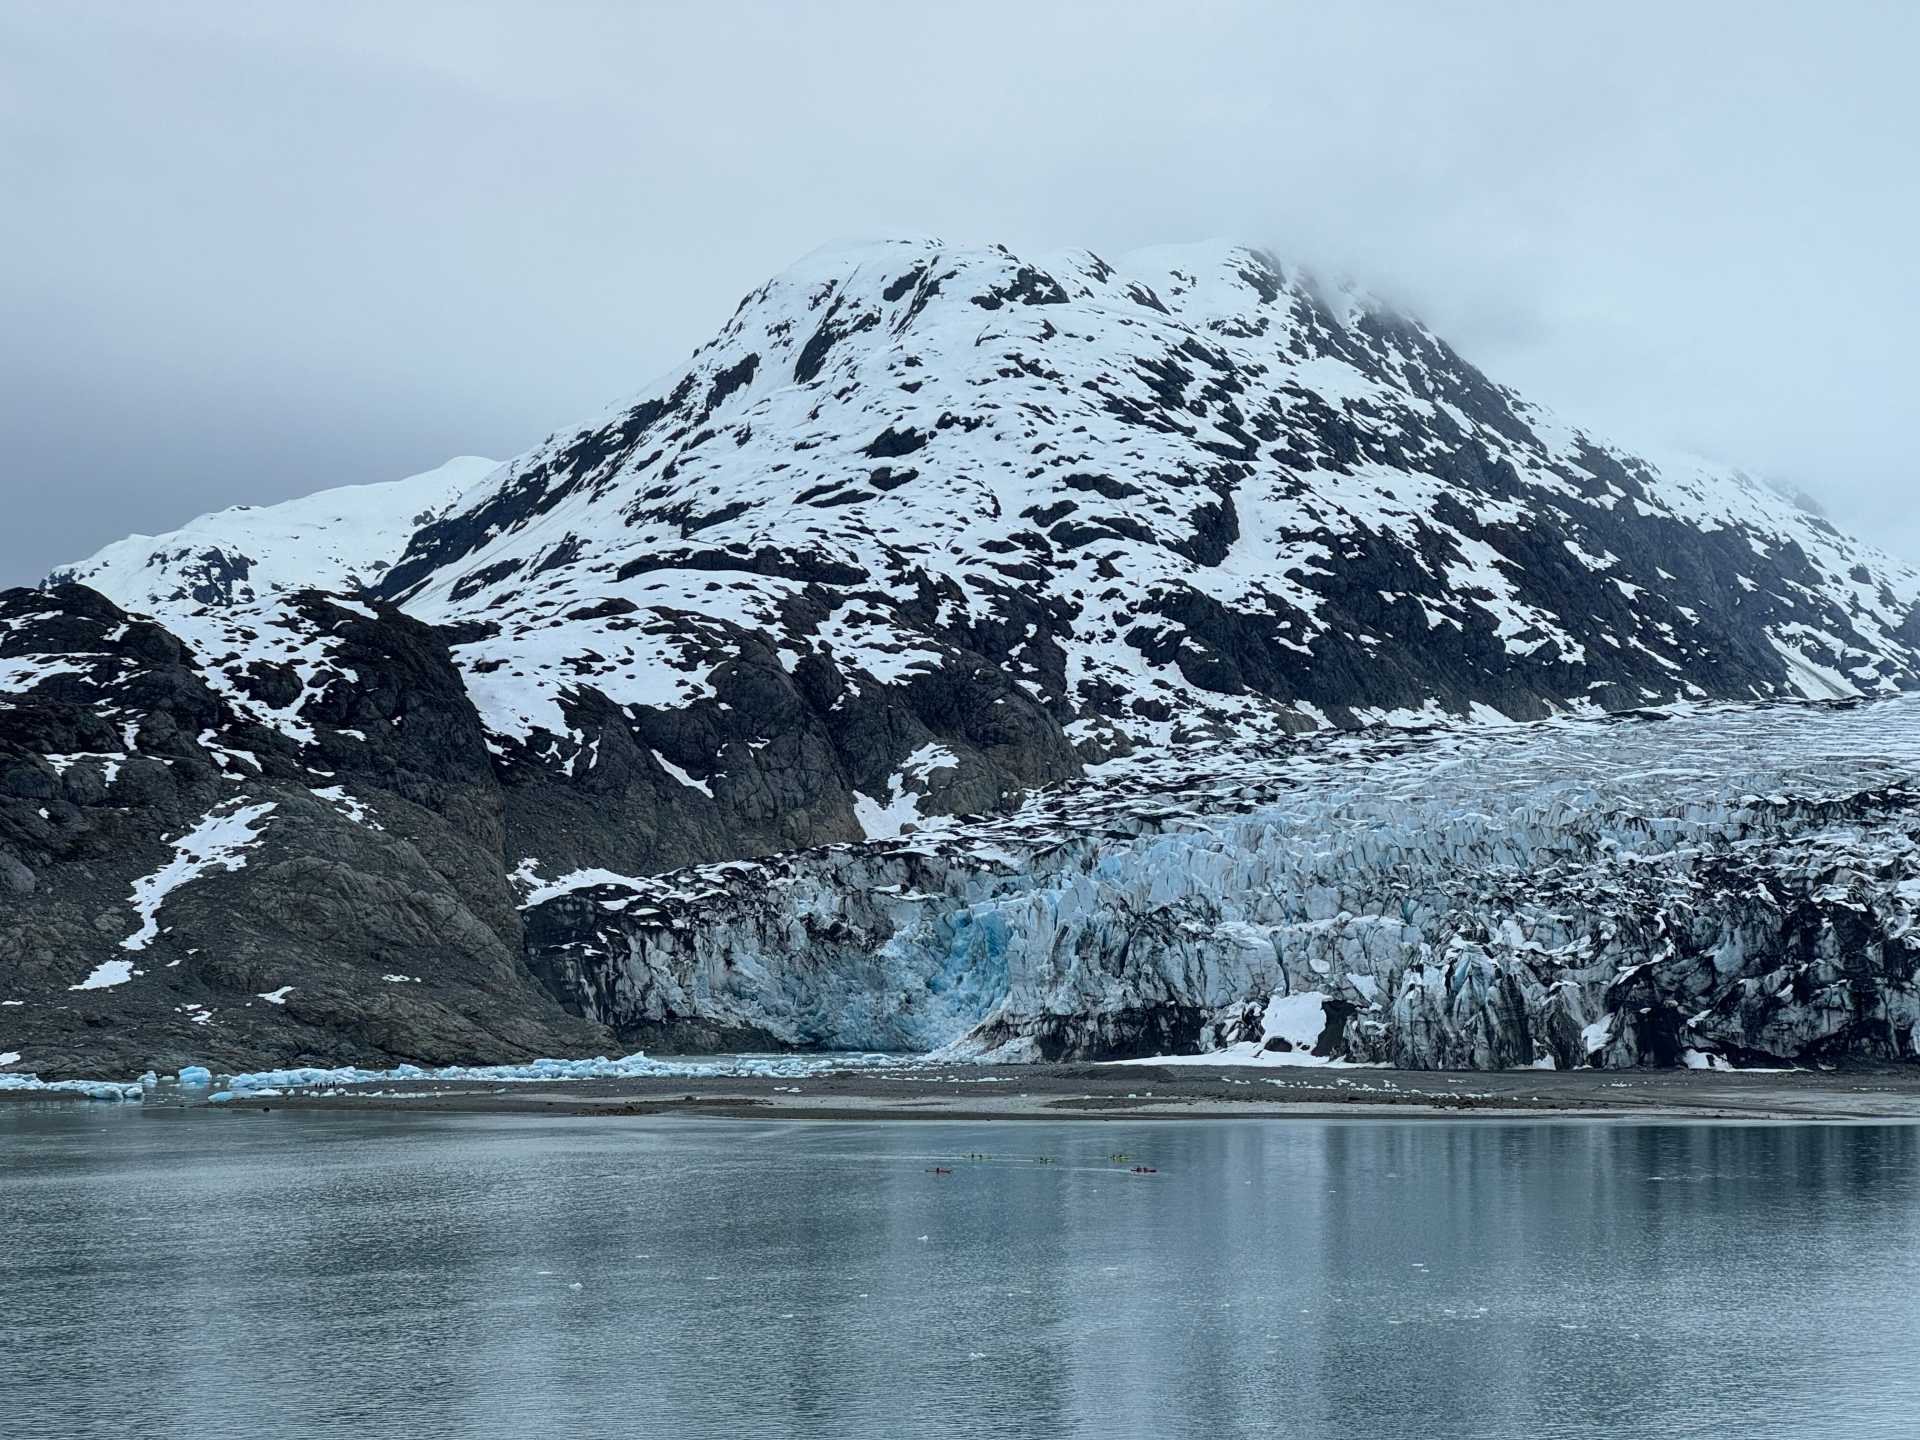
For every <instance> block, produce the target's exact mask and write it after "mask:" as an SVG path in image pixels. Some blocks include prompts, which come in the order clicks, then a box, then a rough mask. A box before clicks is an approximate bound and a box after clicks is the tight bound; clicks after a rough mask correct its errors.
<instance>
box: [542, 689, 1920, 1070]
mask: <svg viewBox="0 0 1920 1440" xmlns="http://www.w3.org/2000/svg"><path fill="white" fill-rule="evenodd" d="M1917 806H1920V702H1917V701H1914V700H1911V699H1898V700H1890V701H1884V702H1869V703H1839V704H1832V705H1805V706H1788V707H1780V706H1770V707H1727V706H1720V707H1702V708H1698V709H1691V710H1685V711H1680V712H1664V711H1650V712H1641V713H1639V714H1635V715H1629V716H1621V717H1613V718H1611V719H1608V720H1569V721H1553V722H1546V723H1542V724H1537V725H1527V726H1514V727H1509V728H1505V729H1496V730H1475V731H1467V730H1450V731H1430V732H1424V733H1418V732H1416V733H1405V732H1403V733H1394V734H1380V733H1365V734H1356V735H1347V736H1337V737H1325V738H1318V739H1304V740H1299V741H1294V742H1291V743H1287V744H1283V745H1281V746H1278V747H1273V746H1268V747H1264V748H1263V749H1261V750H1260V751H1250V750H1246V749H1237V748H1234V747H1230V746H1222V747H1202V748H1197V749H1191V750H1185V751H1180V752H1177V753H1165V754H1155V755H1153V756H1151V757H1148V758H1146V759H1144V760H1142V761H1138V762H1134V763H1133V764H1132V765H1131V766H1130V765H1129V764H1128V763H1126V762H1117V763H1114V764H1111V765H1109V766H1107V767H1105V768H1104V770H1103V772H1102V773H1101V774H1099V775H1098V776H1096V777H1095V779H1094V780H1093V781H1091V782H1089V783H1087V784H1084V785H1080V786H1075V787H1072V788H1066V789H1061V790H1055V791H1051V792H1047V793H1044V794H1041V795H1038V796H1035V797H1034V798H1032V799H1031V800H1030V801H1029V802H1027V803H1026V804H1025V805H1024V806H1023V807H1022V808H1021V809H1019V810H1018V811H1016V812H1014V813H1012V814H1010V815H1006V816H999V817H990V818H983V817H973V818H967V817H963V818H960V819H955V820H944V821H938V822H934V823H933V824H930V825H928V826H927V827H925V828H923V829H921V830H919V831H917V832H915V833H913V834H911V835H908V836H905V837H902V838H900V839H896V840H889V841H874V842H869V843H866V844H861V845H841V846H831V847H826V848H823V849H819V850H813V851H806V852H801V853H798V854H791V855H783V856H778V857H774V858H771V859H768V860H764V861H758V862H749V863H733V864H727V865H716V866H705V867H698V868H695V869H690V870H685V871H679V872H674V873H672V874H668V875H663V876H657V877H647V878H638V879H633V880H622V879H617V878H609V877H607V876H606V875H605V874H604V872H601V873H600V874H598V875H593V876H582V877H580V881H579V883H577V884H575V883H569V881H567V880H565V879H563V880H560V881H558V882H547V883H546V884H545V885H543V887H542V889H541V891H540V892H539V898H538V901H537V903H534V904H532V905H531V906H530V907H529V913H528V920H529V929H530V933H532V934H533V935H534V936H535V937H536V940H537V943H536V945H535V946H534V950H533V953H534V963H535V967H536V970H537V971H538V972H539V973H540V974H541V975H542V978H543V979H545V980H546V982H547V983H548V984H549V986H550V987H552V988H553V989H554V990H555V992H556V993H557V994H559V995H560V996H561V997H562V998H563V1000H565V1001H566V1002H567V1003H568V1004H569V1005H570V1006H571V1007H573V1008H575V1009H576V1010H578V1011H580V1012H581V1013H583V1014H588V1015H591V1016H593V1017H594V1018H597V1019H601V1020H603V1021H606V1022H608V1023H610V1024H612V1025H614V1026H615V1027H616V1029H618V1030H621V1031H624V1032H627V1033H632V1034H636V1035H638V1034H649V1033H660V1032H659V1030H657V1029H655V1028H654V1027H669V1028H670V1027H672V1026H674V1025H675V1024H677V1023H679V1022H683V1021H686V1020H689V1019H699V1020H701V1021H705V1022H708V1023H710V1024H713V1025H716V1026H720V1027H725V1028H730V1029H737V1030H739V1031H741V1032H743V1033H752V1034H755V1035H759V1036H764V1037H766V1038H768V1039H770V1040H774V1041H778V1042H785V1043H795V1044H813V1045H829V1046H840V1047H850V1048H874V1049H899V1048H912V1049H944V1050H945V1051H947V1052H948V1053H952V1054H956V1055H982V1056H991V1057H995V1058H1002V1059H1013V1058H1113V1057H1121V1056H1131V1055H1140V1054H1155V1053H1196V1052H1205V1051H1210V1050H1213V1049H1217V1048H1221V1047H1224V1046H1227V1045H1230V1044H1242V1045H1243V1044H1244V1043H1245V1042H1248V1041H1256V1042H1259V1043H1261V1044H1262V1045H1267V1046H1271V1047H1274V1048H1275V1049H1277V1050H1286V1049H1289V1048H1294V1047H1302V1048H1305V1049H1306V1050H1307V1051H1308V1052H1309V1053H1311V1054H1314V1055H1317V1056H1319V1057H1340V1058H1347V1059H1354V1060H1372V1061H1387V1062H1391V1063H1394V1064H1397V1065H1402V1066H1410V1067H1422V1068H1425V1067H1442V1066H1449V1067H1450V1066H1461V1067H1472V1068H1491V1067H1505V1066H1516V1065H1530V1064H1547V1063H1551V1064H1554V1065H1557V1066H1562V1067H1565V1066H1574V1065H1596V1066H1622V1065H1635V1064H1680V1063H1688V1064H1696V1065H1698V1064H1713V1063H1726V1062H1732V1063H1760V1062H1764V1061H1766V1060H1815V1059H1820V1058H1826V1057H1843V1056H1856V1057H1877V1058H1896V1057H1899V1058H1906V1057H1911V1056H1913V1054H1914V1027H1915V1023H1916V1021H1920V993H1917V992H1916V990H1915V984H1914V971H1915V962H1916V959H1920V931H1916V929H1915V925H1914V920H1915V914H1916V911H1920V854H1917V852H1916V838H1920V808H1917ZM1285 996H1310V997H1315V998H1316V999H1317V1002H1318V1004H1319V1007H1320V1009H1319V1014H1320V1015H1321V1017H1322V1019H1323V1024H1322V1027H1321V1030H1320V1033H1319V1034H1318V1035H1317V1036H1314V1037H1312V1038H1311V1040H1310V1041H1309V1040H1308V1037H1306V1036H1305V1035H1303V1034H1302V1033H1301V1032H1300V1017H1301V1016H1302V1015H1304V1014H1310V1013H1312V1012H1311V1011H1310V1009H1308V1008H1306V1007H1303V1006H1291V1007H1280V1009H1281V1011H1283V1012H1284V1016H1285V1023H1274V1022H1273V1017H1272V1015H1271V1014H1270V1002H1271V1001H1272V1000H1273V999H1274V998H1275V997H1285Z"/></svg>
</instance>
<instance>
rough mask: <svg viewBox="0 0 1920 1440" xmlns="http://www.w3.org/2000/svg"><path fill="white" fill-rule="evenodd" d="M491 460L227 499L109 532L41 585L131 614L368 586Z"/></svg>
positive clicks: (468, 458)
mask: <svg viewBox="0 0 1920 1440" xmlns="http://www.w3.org/2000/svg"><path fill="white" fill-rule="evenodd" d="M499 466H500V462H499V461H497V460H485V459H482V458H481V457H480V456H478V455H458V456H455V457H454V458H453V459H451V460H449V461H447V462H446V464H444V465H440V466H437V467H435V468H434V469H432V470H428V471H425V472H423V473H422V474H419V475H409V476H408V477H407V478H406V479H404V480H390V481H387V482H386V483H385V484H380V485H343V486H341V487H340V488H338V489H336V490H322V491H321V492H320V493H319V494H317V495H303V496H301V497H300V498H298V499H295V500H287V501H283V502H282V503H280V504H278V505H236V506H234V507H233V508H232V509H230V510H219V511H216V512H214V513H213V514H211V515H202V516H201V517H200V518H199V519H197V520H192V521H189V522H188V523H187V524H185V525H183V526H181V527H180V528H179V529H178V530H172V531H169V532H168V533H167V534H165V535H129V536H128V537H127V538H126V539H124V540H116V541H115V542H114V543H113V544H111V545H109V546H107V547H106V548H105V549H104V550H101V551H100V552H98V553H97V554H95V555H93V556H90V557H89V558H88V559H85V560H82V561H80V562H79V563H78V564H74V565H64V566H62V567H60V568H59V569H57V570H55V571H54V572H53V573H52V574H51V575H50V576H48V577H47V583H48V584H51V585H58V584H72V585H87V586H91V587H92V588H93V589H95V590H98V591H99V592H100V593H101V594H103V595H109V596H112V597H113V599H114V600H115V601H116V602H117V603H119V604H121V605H124V606H126V607H127V608H128V609H129V610H135V611H138V612H140V613H141V614H164V613H179V612H181V611H185V610H191V609H194V608H197V607H200V606H219V607H227V606H235V605H248V604H251V603H254V602H256V601H260V600H265V599H269V598H271V597H272V596H275V595H278V594H282V593H285V592H288V591H293V590H330V591H334V592H335V593H338V594H342V595H351V594H353V593H354V592H356V591H359V590H364V589H367V588H369V587H370V586H372V585H375V584H377V583H378V582H379V580H380V578H381V577H382V576H383V575H384V574H385V573H386V572H387V571H388V570H389V569H391V568H392V566H393V562H394V561H396V560H398V559H399V558H400V552H401V551H403V550H405V549H406V547H407V543H408V541H410V540H412V538H413V536H414V533H415V532H416V531H418V530H419V529H420V527H421V526H422V525H425V524H427V523H428V522H429V521H432V520H437V519H439V518H441V517H442V516H443V515H445V514H446V513H447V512H448V511H449V510H450V509H451V508H452V507H453V505H454V503H455V502H456V501H458V500H459V499H460V497H461V496H462V495H463V494H465V493H466V492H467V491H469V490H471V489H472V488H473V487H474V486H475V485H476V484H478V483H479V482H480V481H482V480H484V479H485V478H486V477H487V476H488V475H489V474H491V473H492V472H493V471H494V470H497V469H498V468H499Z"/></svg>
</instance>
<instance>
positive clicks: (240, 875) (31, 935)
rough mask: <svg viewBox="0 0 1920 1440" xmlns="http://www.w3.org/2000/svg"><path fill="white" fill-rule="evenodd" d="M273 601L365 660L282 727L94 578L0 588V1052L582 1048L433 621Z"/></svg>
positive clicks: (130, 1066) (128, 1056)
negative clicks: (36, 587)
mask: <svg viewBox="0 0 1920 1440" xmlns="http://www.w3.org/2000/svg"><path fill="white" fill-rule="evenodd" d="M288 603H289V613H290V614H292V615H296V616H298V618H299V621H300V623H301V625H302V627H303V629H305V630H310V631H313V632H315V633H323V634H328V635H329V636H330V637H332V638H333V640H334V642H335V650H334V653H335V655H336V658H337V660H338V661H339V662H340V663H342V664H347V665H351V666H352V667H354V668H355V673H359V674H364V675H366V676H367V677H368V679H367V683H366V684H364V685H361V686H355V687H353V688H352V689H351V690H349V689H348V688H346V687H343V686H332V687H329V688H328V690H327V691H325V692H324V693H323V694H322V695H320V696H317V697H315V698H314V699H313V700H312V702H311V703H310V704H309V706H308V707H307V709H306V713H307V714H308V715H309V716H310V718H311V721H312V729H311V732H310V734H311V737H312V738H311V740H310V742H309V743H306V744H300V743H296V742H295V741H293V740H291V739H289V738H288V737H287V736H286V735H285V734H284V733H282V732H281V731H280V730H278V729H275V728H273V727H271V726H269V725H265V724H262V723H260V721H259V720H257V719H256V718H254V717H253V716H252V715H250V714H248V713H247V712H246V711H245V710H241V709H238V708H236V706H235V705H234V704H232V703H230V701H229V699H228V697H226V696H224V695H223V694H221V693H220V692H219V691H218V690H216V689H215V688H213V687H211V686H209V685H208V684H207V681H206V677H205V674H204V672H203V671H202V670H201V669H200V668H199V667H197V666H195V665H194V664H193V663H192V656H191V652H190V651H189V650H188V648H187V647H186V646H184V645H182V643H181V642H180V641H179V640H178V639H176V638H175V637H174V636H172V635H170V634H168V633H167V632H166V631H164V630H162V629H160V628H159V627H158V626H157V625H154V624H152V623H150V622H146V621H141V620H132V619H129V618H128V617H127V616H125V615H124V614H122V613H121V612H120V611H119V610H118V609H116V608H115V607H114V606H113V605H112V604H111V603H109V602H108V601H106V600H105V599H103V598H102V597H101V596H99V595H98V594H96V593H95V592H93V591H91V590H87V589H83V588H81V587H78V586H64V587H60V588H57V589H54V590H51V591H46V592H36V591H27V590H15V591H10V592H8V593H6V594H5V595H4V596H0V669H4V668H6V667H11V670H10V673H11V674H12V675H14V676H16V677H19V676H23V675H29V674H30V675H31V676H32V677H33V678H34V683H32V684H31V685H30V686H26V687H24V690H23V693H22V692H16V693H15V694H13V695H11V696H9V701H10V703H8V704H6V705H5V706H0V854H4V855H5V856H6V857H7V864H6V867H5V870H4V873H0V884H4V885H5V887H6V888H5V893H4V894H0V1001H3V1002H6V1003H5V1004H4V1006H0V1041H4V1042H5V1043H4V1044H3V1045H0V1050H4V1051H9V1052H16V1053H19V1054H20V1055H21V1056H22V1057H23V1058H22V1060H21V1061H20V1062H19V1065H20V1067H21V1068H28V1069H34V1070H37V1071H39V1072H40V1073H42V1074H47V1075H63V1074H96V1075H97V1074H102V1073H106V1074H136V1073H138V1072H139V1071H140V1070H142V1069H144V1068H146V1067H148V1066H149V1065H151V1066H155V1067H160V1068H171V1067H176V1066H178V1065H183V1064H187V1063H189V1062H209V1063H214V1064H221V1065H227V1066H233V1067H248V1068H251V1067H253V1066H256V1065H259V1064H261V1063H270V1062H274V1061H284V1062H286V1063H301V1062H304V1061H311V1060H320V1059H328V1060H331V1059H337V1058H344V1057H347V1056H363V1057H366V1058H367V1059H369V1060H372V1059H375V1058H378V1057H386V1058H387V1059H388V1060H389V1061H390V1062H391V1061H399V1060H414V1059H419V1058H421V1057H424V1056H434V1057H438V1058H441V1059H444V1060H447V1061H450V1062H451V1061H457V1060H462V1059H467V1058H470V1057H472V1056H474V1055H476V1054H488V1055H494V1054H498V1055H502V1056H509V1055H517V1056H520V1057H523V1058H524V1057H531V1056H535V1055H542V1054H553V1053H556V1052H563V1051H568V1050H578V1049H583V1048H589V1047H592V1046H593V1045H595V1044H596V1043H597V1042H599V1041H600V1040H601V1039H602V1038H603V1037H602V1035H601V1033H600V1032H599V1031H598V1030H597V1029H596V1028H595V1027H592V1026H588V1025H585V1024H582V1023H580V1022H579V1021H577V1020H574V1019H572V1018H571V1017H569V1016H567V1015H566V1014H564V1013H563V1012H562V1011H561V1010H560V1009H559V1008H558V1007H557V1006H556V1005H554V1004H553V1003H552V1001H551V1000H550V999H549V998H548V997H547V995H546V993H545V991H544V990H543V989H542V987H540V986H539V985H538V984H536V983H535V982H534V981H533V979H532V977H531V975H530V973H529V972H528V970H527V968H526V965H525V962H524V960H523V958H522V955H521V931H520V920H519V913H518V911H517V910H516V908H515V905H514V897H513V893H512V891H511V889H510V887H509V885H508V882H507V877H506V876H505V874H504V873H503V870H502V866H501V864H500V855H501V847H502V844H503V826H504V821H503V812H504V807H503V805H502V803H501V795H500V789H499V786H498V784H497V782H496V781H495V779H494V777H493V774H492V770H491V767H490V766H489V765H488V764H487V759H486V752H485V749H484V747H483V741H482V733H481V730H480V726H479V721H478V719H477V717H476V716H475V714H474V712H473V708H472V706H471V705H470V704H469V703H468V701H467V699H466V693H465V691H464V689H463V688H462V687H461V685H460V683H459V679H458V676H457V674H456V673H455V672H454V670H453V668H452V666H451V663H450V662H449V660H448V658H447V654H446V650H445V646H444V644H442V643H441V641H440V640H439V639H438V637H437V636H436V635H435V634H434V633H433V632H432V631H431V630H429V629H428V628H427V627H425V626H423V625H420V624H418V623H417V622H414V621H411V620H408V619H407V618H405V617H404V616H401V615H399V614H397V613H395V612H391V611H388V612H384V613H383V614H380V615H378V616H375V617H373V618H368V617H367V616H363V615H361V614H359V613H356V611H354V610H349V609H346V608H342V607H340V606H338V605H336V604H334V603H332V602H330V601H328V600H326V599H323V598H321V597H318V596H314V597H298V598H296V599H293V600H291V601H289V602H288ZM275 681H276V677H275V676H274V675H273V674H272V673H270V672H268V673H265V674H264V675H263V680H262V690H263V691H271V690H272V689H273V686H274V684H275ZM254 703H261V702H258V701H255V702H254ZM348 722H352V723H353V725H354V726H356V727H358V728H353V729H349V728H347V725H348ZM283 987H290V988H285V989H283ZM268 997H272V998H268Z"/></svg>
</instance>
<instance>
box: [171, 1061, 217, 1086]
mask: <svg viewBox="0 0 1920 1440" xmlns="http://www.w3.org/2000/svg"><path fill="white" fill-rule="evenodd" d="M177 1078H178V1079H179V1081H180V1083H181V1084H182V1085H196V1086H197V1085H211V1084H212V1083H213V1072H212V1071H211V1070H209V1069H207V1067H206V1066H204V1065H182V1066H181V1067H180V1073H179V1076H178V1077H177Z"/></svg>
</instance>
